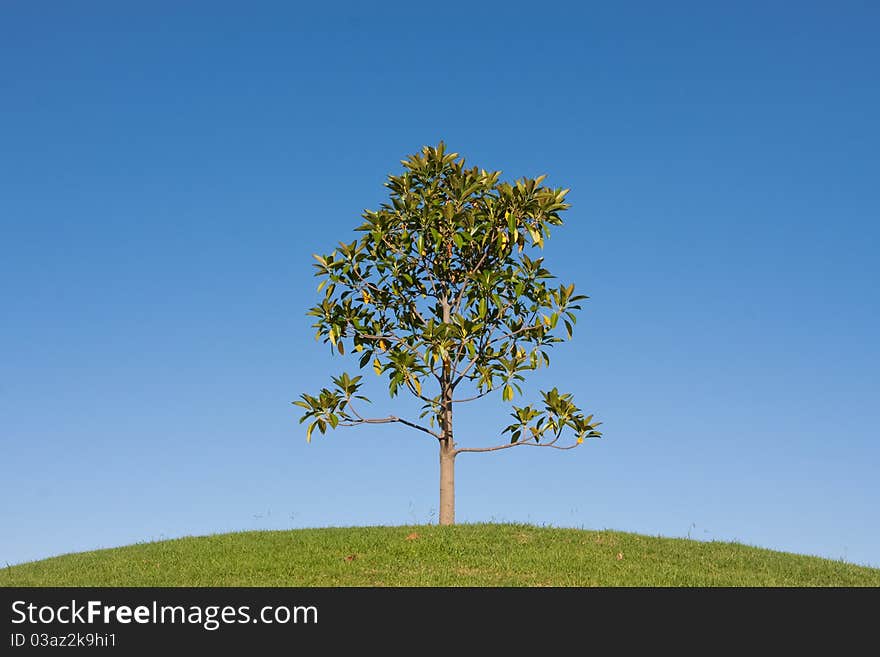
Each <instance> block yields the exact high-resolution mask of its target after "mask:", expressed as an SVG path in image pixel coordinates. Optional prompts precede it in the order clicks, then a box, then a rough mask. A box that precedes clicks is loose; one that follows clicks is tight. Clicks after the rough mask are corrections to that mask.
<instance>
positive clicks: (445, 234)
mask: <svg viewBox="0 0 880 657" xmlns="http://www.w3.org/2000/svg"><path fill="white" fill-rule="evenodd" d="M402 164H403V166H404V169H405V170H404V172H403V173H402V174H401V175H397V176H393V175H392V176H389V177H388V181H387V182H386V183H385V186H386V187H387V188H388V189H389V190H390V200H389V202H387V203H383V204H382V205H381V207H380V208H379V209H378V210H376V211H370V210H367V211H365V212H364V214H363V219H364V223H363V224H361V225H360V226H358V227H357V228H356V230H357V231H359V232H360V233H362V236H361V237H360V239H356V240H355V241H353V242H351V243H350V244H349V243H345V242H340V243H339V247H338V248H337V249H336V250H334V251H333V252H332V253H330V254H329V255H323V256H321V255H315V256H314V257H315V259H316V260H317V263H316V264H315V267H316V268H317V272H316V273H315V275H316V276H317V277H319V278H321V279H322V280H321V282H320V284H319V285H318V292H319V293H320V292H321V291H323V299H322V300H321V302H320V303H319V304H318V305H316V306H315V307H313V308H311V309H310V310H309V312H308V315H310V316H312V317H315V318H316V321H315V323H314V324H313V326H314V328H316V329H317V334H316V336H315V337H316V339H323V341H324V342H325V343H328V344H329V345H330V348H331V349H333V350H335V351H337V352H338V353H339V354H340V355H344V354H345V353H346V352H347V351H348V352H354V354H356V355H357V357H358V364H359V366H360V368H361V369H362V370H363V369H365V368H372V370H373V371H374V372H375V374H376V375H377V376H385V377H387V379H388V391H389V393H390V396H391V397H392V398H393V397H395V396H396V395H398V393H400V391H402V390H403V391H406V392H407V393H409V394H410V395H413V396H414V397H416V398H417V399H418V400H419V401H420V402H421V403H422V407H421V409H422V413H421V415H420V418H419V419H420V420H421V423H420V422H415V421H411V420H407V419H404V418H402V417H398V416H396V415H388V416H386V417H366V416H365V415H364V414H363V412H362V410H361V406H360V403H361V402H369V400H368V399H367V398H366V397H364V396H363V395H361V394H358V391H359V389H360V387H361V385H362V381H363V377H362V376H351V375H349V374H346V373H343V374H341V375H339V376H337V377H333V378H332V387H329V388H323V389H322V390H321V391H320V392H319V393H318V394H317V395H309V394H303V395H301V396H300V399H299V400H297V401H295V402H293V403H294V404H296V405H297V406H300V407H302V408H303V409H305V413H304V414H303V416H302V417H301V418H300V423H303V422H306V421H308V422H309V424H308V428H307V431H306V439H307V440H309V441H311V436H312V433H313V431H314V430H315V429H316V428H317V429H318V431H319V432H320V433H322V434H323V433H324V432H325V431H326V430H327V429H328V427H329V428H332V429H335V428H337V427H339V426H356V425H362V424H385V423H389V424H390V423H398V424H401V425H404V426H406V427H409V428H411V429H413V430H415V431H419V432H421V433H423V434H424V435H425V436H426V437H427V438H429V439H431V440H435V441H436V442H437V444H438V447H439V452H440V524H441V525H448V524H453V523H454V522H455V479H454V473H455V458H456V456H458V455H459V454H463V453H467V452H494V451H499V450H504V449H510V448H514V447H520V446H532V447H546V448H551V449H560V450H568V449H572V448H575V447H577V446H578V445H580V444H582V443H583V442H584V439H585V438H598V437H599V436H601V433H600V432H599V431H598V430H597V428H596V427H597V426H598V425H599V424H600V423H599V422H595V421H594V420H593V416H592V415H585V414H584V412H583V411H581V409H580V408H578V407H577V406H576V405H575V403H574V400H573V398H572V395H571V394H568V393H561V392H559V391H558V390H557V389H556V388H553V389H552V390H549V391H546V392H543V391H542V392H541V398H542V399H541V404H540V405H534V406H533V405H527V406H515V405H513V406H512V408H513V411H512V412H511V416H512V417H513V422H512V423H511V424H510V425H508V426H507V427H505V428H504V429H503V430H502V431H501V432H500V435H501V436H503V435H505V434H509V436H507V437H505V438H504V440H506V442H503V443H499V444H495V445H492V446H488V447H460V446H458V444H457V443H456V441H455V434H454V433H453V409H454V408H455V406H456V405H457V404H463V403H466V402H473V401H475V400H477V399H480V398H482V397H485V396H486V395H488V394H490V393H492V392H494V391H499V390H500V393H501V399H502V401H503V402H512V401H513V399H514V395H515V392H516V393H519V394H522V389H521V387H520V385H519V384H520V382H522V381H524V376H523V374H524V373H525V372H528V371H531V370H535V369H538V368H539V367H542V366H546V365H549V364H550V358H549V356H548V355H547V349H548V348H549V347H551V346H553V345H554V344H555V343H557V342H561V341H562V339H563V338H562V337H561V336H560V335H559V333H561V330H562V327H564V329H565V335H566V336H567V337H568V338H571V335H572V331H573V327H574V324H575V321H576V316H575V311H577V310H580V308H581V307H580V305H579V303H578V302H580V301H582V300H584V299H586V298H587V297H586V296H583V295H576V294H575V293H574V285H558V286H556V285H554V284H551V279H553V278H554V276H553V275H552V274H551V273H550V272H549V271H547V269H546V268H545V267H544V264H543V258H540V257H538V258H535V259H532V258H530V257H529V255H528V253H529V252H532V253H533V254H534V251H533V250H534V249H538V250H540V249H543V246H544V242H545V240H546V239H547V238H548V237H549V236H550V227H551V226H561V225H562V219H561V218H560V216H559V215H560V213H561V212H562V211H564V210H567V209H568V208H569V207H570V206H569V204H568V203H566V202H565V196H566V194H567V193H568V191H569V190H567V189H551V188H550V187H545V186H542V185H541V183H542V181H543V180H544V178H545V176H540V177H538V178H535V179H529V178H522V179H520V180H517V181H516V182H515V183H514V184H509V183H507V182H499V178H500V176H501V172H500V171H493V172H487V171H485V170H482V169H477V168H476V167H474V168H470V169H468V168H465V161H464V159H463V158H459V156H458V154H457V153H447V152H446V149H445V146H444V144H443V143H442V142H441V143H440V144H439V145H438V146H437V147H436V148H434V147H428V146H426V147H424V148H423V149H422V150H421V152H420V153H416V154H414V155H411V156H410V157H409V158H408V159H406V160H402ZM560 324H561V325H562V326H560ZM425 419H426V420H427V425H426V424H425V423H424V421H425ZM563 436H565V438H563Z"/></svg>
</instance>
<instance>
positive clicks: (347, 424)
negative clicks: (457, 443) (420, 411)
mask: <svg viewBox="0 0 880 657" xmlns="http://www.w3.org/2000/svg"><path fill="white" fill-rule="evenodd" d="M393 422H399V423H400V424H404V425H406V426H408V427H412V428H413V429H418V430H419V431H424V432H425V433H427V434H430V435H431V436H434V438H436V439H437V440H441V439H442V436H441V435H440V434H438V433H437V432H435V431H431V430H430V429H428V428H427V427H423V426H422V425H420V424H416V423H415V422H410V421H409V420H404V419H403V418H399V417H397V416H396V415H389V416H388V417H380V418H366V419H360V420H355V421H352V422H340V423H339V426H341V427H354V426H357V425H359V424H391V423H393Z"/></svg>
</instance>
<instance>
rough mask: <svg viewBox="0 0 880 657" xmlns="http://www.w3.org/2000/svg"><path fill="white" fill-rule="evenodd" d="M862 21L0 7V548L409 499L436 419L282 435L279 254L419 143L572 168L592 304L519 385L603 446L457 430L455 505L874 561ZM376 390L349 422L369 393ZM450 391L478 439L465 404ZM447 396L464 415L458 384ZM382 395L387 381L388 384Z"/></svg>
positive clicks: (333, 232) (879, 561)
mask: <svg viewBox="0 0 880 657" xmlns="http://www.w3.org/2000/svg"><path fill="white" fill-rule="evenodd" d="M878 19H880V11H878V10H877V9H876V8H875V7H874V5H873V4H871V3H864V2H841V3H812V2H808V3H796V4H792V3H789V2H753V3H752V2H743V3H727V4H719V3H702V2H690V3H681V2H668V3H653V2H642V3H629V2H620V3H610V4H609V3H572V4H566V3H554V2H543V3H535V4H528V5H527V4H522V5H517V4H516V3H509V2H505V3H460V4H459V3H444V4H440V5H437V4H425V5H419V4H418V3H408V4H394V3H381V7H371V6H367V5H366V4H365V3H361V4H358V5H355V4H350V5H346V4H338V3H316V4H315V6H313V7H310V8H302V7H296V6H294V3H269V2H253V3H243V2H240V3H223V2H211V3H197V2H190V3H170V2H155V3H115V2H81V3H61V2H23V1H20V2H18V1H17V2H8V3H4V6H3V8H2V9H0V300H2V306H0V308H2V316H0V373H2V377H0V445H2V452H0V454H2V455H0V498H2V500H3V504H2V505H0V562H8V563H17V562H21V561H26V560H31V559H37V558H42V557H46V556H49V555H54V554H59V553H63V552H70V551H77V550H84V549H92V548H97V547H109V546H115V545H121V544H127V543H132V542H136V541H145V540H155V539H159V538H165V537H174V536H181V535H187V534H205V533H213V532H223V531H230V530H241V529H260V528H288V527H305V526H326V525H363V524H403V523H423V522H429V521H432V520H433V521H436V509H437V477H438V471H437V470H438V466H437V454H436V451H435V447H434V445H432V444H431V443H430V442H429V440H428V439H426V438H425V437H424V436H423V435H421V434H418V433H411V432H408V431H407V430H406V429H403V428H395V427H387V426H382V427H377V428H369V429H367V428H364V429H349V430H347V431H338V432H336V433H335V434H330V435H328V436H326V437H319V438H318V439H317V440H314V441H313V443H312V444H311V445H307V444H306V442H305V439H304V434H303V431H302V427H301V426H299V425H298V424H297V423H296V418H297V413H296V410H297V409H295V408H294V407H292V406H291V405H290V401H291V400H292V399H295V398H296V397H297V396H298V395H299V393H301V392H304V391H313V390H315V389H317V388H319V387H320V386H322V385H324V384H325V383H326V382H327V381H328V378H329V375H330V374H333V373H338V372H339V371H342V369H344V368H346V367H347V368H348V369H349V370H350V369H352V367H353V366H354V364H353V363H352V362H350V361H346V360H343V359H339V358H332V357H331V356H330V355H329V354H328V352H327V351H326V350H325V349H324V348H323V347H322V346H321V345H319V344H318V343H316V342H315V341H314V340H313V331H312V330H311V329H310V323H311V321H310V319H309V318H307V317H306V316H305V311H306V310H307V308H308V307H309V306H310V305H311V304H312V303H313V302H314V300H315V299H316V294H315V289H314V282H315V281H314V279H313V278H312V268H311V254H312V253H315V252H327V251H329V250H330V249H332V247H333V245H334V244H335V243H336V242H337V241H338V240H341V239H348V240H351V239H353V233H352V229H353V227H354V226H355V225H357V223H358V222H359V219H360V217H359V215H360V213H361V211H362V210H363V209H364V208H375V207H376V206H378V204H379V203H381V202H382V200H383V199H384V198H385V196H384V193H385V189H384V188H383V186H382V183H383V180H384V177H385V176H386V175H387V174H388V173H396V172H398V171H399V170H400V165H399V160H400V159H401V158H403V157H405V156H406V155H408V154H409V153H412V152H414V151H416V150H418V149H419V148H420V147H421V146H422V145H424V144H433V143H436V142H437V141H439V140H440V139H444V140H445V141H446V143H447V144H448V146H449V147H450V148H451V149H452V150H456V151H458V152H460V153H462V154H463V155H464V156H465V157H466V158H467V159H468V161H469V162H470V163H472V164H475V165H478V166H481V167H484V168H487V169H488V168H491V169H501V170H503V171H504V172H505V176H507V177H510V178H513V177H518V176H521V175H537V174H540V173H547V174H548V175H549V177H548V184H553V185H558V186H562V187H570V188H571V189H572V191H571V194H570V200H571V202H572V204H573V205H572V209H571V210H570V211H569V212H568V213H567V224H566V226H564V227H563V228H561V229H558V230H557V231H555V232H554V235H553V239H552V240H551V241H550V243H549V244H548V248H547V252H546V257H547V264H548V266H549V267H550V269H551V270H552V271H554V273H556V274H557V275H559V277H560V278H561V279H562V280H564V281H566V282H568V281H571V282H575V283H576V284H577V286H578V289H579V290H581V291H583V292H585V293H587V294H589V295H590V296H591V300H590V301H589V302H588V303H587V305H586V308H585V311H584V313H583V314H582V315H581V318H580V321H579V323H578V328H579V330H578V332H577V333H576V335H575V339H574V340H573V341H572V342H570V343H566V344H564V345H561V346H559V347H558V348H557V350H556V351H555V353H554V354H553V365H552V368H551V369H550V370H547V371H543V372H541V373H540V374H539V375H538V376H536V378H535V381H534V385H533V386H531V387H530V388H529V389H530V390H532V391H534V390H536V389H537V387H539V386H543V387H546V386H548V385H550V386H552V385H558V386H559V387H560V388H562V389H566V390H570V391H572V392H574V393H575V395H576V398H577V399H578V401H579V402H581V403H582V405H584V406H585V407H587V408H589V409H590V410H591V411H595V413H596V414H597V416H599V418H600V419H601V420H603V421H604V423H605V424H604V426H603V429H604V430H605V438H604V439H603V440H601V441H598V442H592V443H588V444H587V445H585V446H584V447H583V448H582V449H578V450H574V452H567V453H557V452H553V451H552V450H548V451H550V452H552V453H549V454H548V453H545V452H544V451H543V450H510V451H505V452H502V453H499V454H493V455H482V454H465V455H462V456H461V457H460V458H459V459H458V465H457V502H458V505H457V516H458V519H459V521H466V522H467V521H488V520H496V521H524V522H532V523H538V524H551V525H562V526H583V527H587V528H613V529H620V530H626V531H633V532H639V533H646V534H654V535H656V534H661V535H665V536H685V535H687V534H688V533H690V535H691V536H692V537H695V538H699V539H705V540H710V539H718V540H737V541H740V542H744V543H749V544H753V545H760V546H765V547H770V548H775V549H782V550H789V551H795V552H802V553H809V554H818V555H822V556H826V557H831V558H834V559H841V558H842V559H846V560H847V561H852V562H856V563H866V564H872V565H875V566H880V523H878V522H877V509H878V508H880V483H878V478H877V473H878V471H880V446H878V441H877V438H878V431H877V428H876V427H877V421H876V415H877V412H876V408H877V391H878V387H877V372H878V371H880V349H878V345H877V336H878V335H880V313H878V296H880V293H878V286H877V283H878V278H880V276H878V274H880V265H878V258H877V257H876V244H877V243H878V239H880V234H878V233H880V229H878V222H877V219H878V211H880V186H878V184H877V181H878V172H880V171H878V170H880V167H878V152H880V131H878V127H877V121H876V117H877V116H880V92H878V85H877V75H878V66H880V41H878V40H877V39H876V34H877V29H878V27H880V24H878ZM379 391H380V388H379V387H376V388H375V391H374V392H373V396H374V398H376V399H377V403H376V412H377V413H380V414H384V413H386V412H391V411H393V410H397V407H396V406H395V405H394V404H393V403H392V402H390V401H385V400H383V399H382V397H381V395H380V394H378V393H379ZM477 404H482V405H480V406H478V407H474V408H469V409H467V410H461V411H460V412H459V414H458V416H457V417H458V423H457V433H458V437H459V440H460V441H461V442H463V443H465V444H470V445H485V444H492V443H493V442H494V436H495V435H496V434H497V431H498V430H499V429H500V428H502V427H503V426H504V425H505V424H506V422H505V413H506V409H505V407H504V405H503V404H502V403H501V400H500V395H499V397H498V398H490V399H489V400H485V401H482V402H477ZM472 406H474V405H472ZM404 410H406V407H404Z"/></svg>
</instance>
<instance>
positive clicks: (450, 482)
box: [440, 442, 455, 525]
mask: <svg viewBox="0 0 880 657" xmlns="http://www.w3.org/2000/svg"><path fill="white" fill-rule="evenodd" d="M440 524H441V525H454V524H455V452H453V451H452V445H451V443H450V442H441V443H440Z"/></svg>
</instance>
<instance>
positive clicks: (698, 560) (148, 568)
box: [0, 525, 880, 586]
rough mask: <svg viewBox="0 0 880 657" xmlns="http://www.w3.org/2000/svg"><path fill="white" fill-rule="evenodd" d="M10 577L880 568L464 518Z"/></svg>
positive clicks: (282, 534) (117, 553)
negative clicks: (465, 521) (444, 524)
mask: <svg viewBox="0 0 880 657" xmlns="http://www.w3.org/2000/svg"><path fill="white" fill-rule="evenodd" d="M0 586H880V570H878V569H873V568H865V567H861V566H855V565H852V564H848V563H843V562H839V561H830V560H827V559H820V558H817V557H807V556H801V555H796V554H788V553H783V552H773V551H770V550H763V549H760V548H754V547H747V546H744V545H739V544H736V543H720V542H710V543H706V542H697V541H690V540H685V539H671V538H657V537H648V536H640V535H637V534H627V533H622V532H612V531H584V530H577V529H553V528H545V527H534V526H530V525H457V526H454V527H438V526H419V527H354V528H346V529H335V528H331V529H299V530H291V531H254V532H241V533H233V534H219V535H214V536H204V537H198V538H196V537H189V538H181V539H175V540H170V541H161V542H157V543H142V544H137V545H130V546H127V547H121V548H114V549H109V550H97V551H95V552H83V553H79V554H68V555H64V556H60V557H54V558H51V559H45V560H43V561H36V562H32V563H26V564H21V565H16V566H10V567H7V568H4V569H2V570H0Z"/></svg>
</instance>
